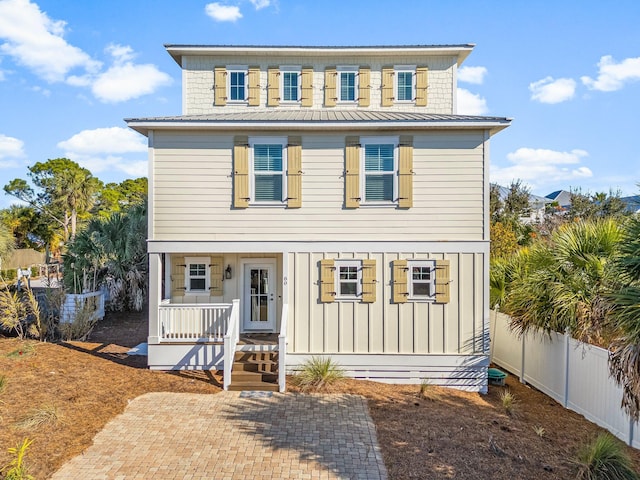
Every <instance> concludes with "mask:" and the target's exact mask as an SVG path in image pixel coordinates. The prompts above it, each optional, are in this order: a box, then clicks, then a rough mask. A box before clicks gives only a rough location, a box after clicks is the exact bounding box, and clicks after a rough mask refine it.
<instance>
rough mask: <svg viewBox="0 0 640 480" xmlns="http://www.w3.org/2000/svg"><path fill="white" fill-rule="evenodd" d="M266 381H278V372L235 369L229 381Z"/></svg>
mask: <svg viewBox="0 0 640 480" xmlns="http://www.w3.org/2000/svg"><path fill="white" fill-rule="evenodd" d="M236 381H237V382H241V383H242V382H267V383H277V382H278V374H277V373H263V372H247V371H243V370H240V371H237V372H233V373H232V374H231V383H234V382H236Z"/></svg>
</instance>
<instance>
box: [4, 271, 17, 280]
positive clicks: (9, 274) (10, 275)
mask: <svg viewBox="0 0 640 480" xmlns="http://www.w3.org/2000/svg"><path fill="white" fill-rule="evenodd" d="M17 275H18V272H17V271H16V269H15V268H12V269H8V270H0V278H2V279H4V280H7V281H12V280H15V279H16V276H17Z"/></svg>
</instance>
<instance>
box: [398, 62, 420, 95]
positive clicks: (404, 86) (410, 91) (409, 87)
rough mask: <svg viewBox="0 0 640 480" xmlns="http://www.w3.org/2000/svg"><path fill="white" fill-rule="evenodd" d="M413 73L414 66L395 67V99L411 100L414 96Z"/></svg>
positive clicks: (414, 71) (414, 72)
mask: <svg viewBox="0 0 640 480" xmlns="http://www.w3.org/2000/svg"><path fill="white" fill-rule="evenodd" d="M415 74H416V67H411V66H400V67H395V77H396V78H395V80H396V82H395V83H396V89H395V90H396V91H395V94H396V95H395V96H396V101H397V102H413V101H414V99H415V97H416V90H415V86H416V84H415V81H414V80H415Z"/></svg>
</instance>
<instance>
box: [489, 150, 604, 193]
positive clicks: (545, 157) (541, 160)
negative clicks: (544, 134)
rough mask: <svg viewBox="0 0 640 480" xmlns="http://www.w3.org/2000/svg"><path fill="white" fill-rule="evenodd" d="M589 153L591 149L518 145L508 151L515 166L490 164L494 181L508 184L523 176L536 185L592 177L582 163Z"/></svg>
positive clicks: (532, 184)
mask: <svg viewBox="0 0 640 480" xmlns="http://www.w3.org/2000/svg"><path fill="white" fill-rule="evenodd" d="M588 155H589V153H588V152H586V151H584V150H580V149H574V150H571V151H570V152H558V151H555V150H548V149H544V148H525V147H523V148H519V149H518V150H516V151H515V152H511V153H509V154H507V159H508V160H509V162H511V164H512V165H510V166H508V167H499V166H497V165H492V166H491V181H492V182H496V183H499V184H503V185H506V184H508V183H509V182H511V181H512V180H516V179H520V180H523V181H525V182H526V183H528V184H530V185H531V186H532V187H533V188H536V187H540V186H544V185H545V184H553V183H556V182H560V181H568V180H576V179H584V178H589V177H592V176H593V173H592V172H591V170H590V169H589V168H588V167H586V166H583V165H580V163H581V162H582V159H583V158H584V157H587V156H588Z"/></svg>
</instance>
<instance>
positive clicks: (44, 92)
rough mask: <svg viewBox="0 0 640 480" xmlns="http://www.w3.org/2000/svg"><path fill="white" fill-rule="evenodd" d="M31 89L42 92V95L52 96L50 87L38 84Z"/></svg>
mask: <svg viewBox="0 0 640 480" xmlns="http://www.w3.org/2000/svg"><path fill="white" fill-rule="evenodd" d="M31 90H33V91H34V92H38V93H41V94H42V95H44V96H45V97H50V96H51V90H49V89H48V88H42V87H41V86H39V85H36V86H34V87H31Z"/></svg>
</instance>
